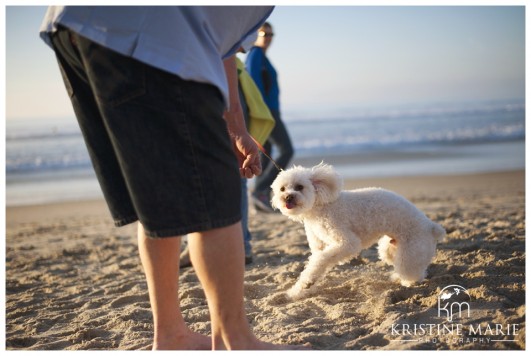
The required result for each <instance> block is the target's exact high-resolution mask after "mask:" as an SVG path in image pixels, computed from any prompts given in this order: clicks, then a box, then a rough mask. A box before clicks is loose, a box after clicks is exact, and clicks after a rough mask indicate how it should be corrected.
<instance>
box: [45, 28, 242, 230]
mask: <svg viewBox="0 0 531 356" xmlns="http://www.w3.org/2000/svg"><path fill="white" fill-rule="evenodd" d="M53 45H54V49H55V52H56V55H57V59H58V62H59V65H60V68H61V72H62V75H63V79H64V82H65V85H66V88H67V91H68V94H69V96H70V98H71V100H72V105H73V107H74V111H75V113H76V117H77V119H78V122H79V126H80V128H81V131H82V133H83V137H84V139H85V143H86V146H87V149H88V152H89V154H90V157H91V160H92V163H93V166H94V170H95V172H96V175H97V177H98V180H99V183H100V186H101V189H102V191H103V193H104V196H105V200H106V202H107V204H108V206H109V209H110V211H111V214H112V216H113V218H114V221H115V224H116V225H117V226H121V225H125V224H128V223H131V222H133V221H136V220H140V222H141V223H142V224H143V225H144V228H145V230H146V233H147V234H148V236H151V237H169V236H176V235H183V234H187V233H191V232H198V231H205V230H210V229H213V228H218V227H224V226H228V225H231V224H234V223H236V222H238V221H239V220H240V216H241V213H240V193H241V186H240V176H239V171H238V164H237V161H236V157H235V155H234V152H233V150H232V144H231V141H230V138H229V135H228V132H227V127H226V123H225V121H224V120H223V117H222V115H223V109H224V103H223V99H222V96H221V93H220V92H219V90H218V89H217V88H216V87H214V86H211V85H208V84H202V83H197V82H191V81H184V80H182V79H180V78H179V77H177V76H176V75H173V74H171V73H168V72H164V71H162V70H159V69H157V68H154V67H151V66H149V65H146V64H144V63H142V62H139V61H137V60H135V59H132V58H129V57H126V56H123V55H120V54H118V53H116V52H114V51H111V50H109V49H107V48H105V47H102V46H100V45H98V44H96V43H94V42H92V41H90V40H87V39H85V38H83V37H81V36H79V35H77V34H75V33H73V32H71V31H69V30H67V29H64V28H63V29H60V30H59V31H58V32H57V33H55V34H54V36H53Z"/></svg>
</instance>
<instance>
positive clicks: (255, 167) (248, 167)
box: [240, 154, 262, 179]
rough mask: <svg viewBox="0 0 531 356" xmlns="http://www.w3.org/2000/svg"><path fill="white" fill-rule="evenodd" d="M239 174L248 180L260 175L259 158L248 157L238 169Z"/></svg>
mask: <svg viewBox="0 0 531 356" xmlns="http://www.w3.org/2000/svg"><path fill="white" fill-rule="evenodd" d="M240 174H241V176H242V177H245V178H249V179H250V178H253V177H254V176H258V175H260V174H262V165H261V164H260V156H259V155H258V154H250V155H248V156H247V157H246V158H245V161H244V162H243V164H242V168H240Z"/></svg>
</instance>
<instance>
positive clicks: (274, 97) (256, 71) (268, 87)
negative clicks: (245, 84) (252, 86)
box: [245, 47, 280, 111]
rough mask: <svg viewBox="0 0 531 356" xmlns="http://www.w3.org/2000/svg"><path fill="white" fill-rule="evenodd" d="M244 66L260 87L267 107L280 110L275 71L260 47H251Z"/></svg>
mask: <svg viewBox="0 0 531 356" xmlns="http://www.w3.org/2000/svg"><path fill="white" fill-rule="evenodd" d="M245 66H246V68H247V72H249V74H250V75H251V77H252V78H253V80H254V82H255V83H256V86H257V87H258V89H260V92H261V93H262V96H263V98H264V101H265V102H266V104H267V106H268V107H269V109H270V110H277V111H280V101H279V96H280V90H279V87H278V80H277V71H276V70H275V68H274V67H273V65H272V64H271V62H269V59H267V57H266V55H265V53H264V51H263V49H262V48H260V47H253V48H251V50H250V51H249V53H248V54H247V57H246V58H245Z"/></svg>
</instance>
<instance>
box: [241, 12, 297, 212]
mask: <svg viewBox="0 0 531 356" xmlns="http://www.w3.org/2000/svg"><path fill="white" fill-rule="evenodd" d="M273 36H274V33H273V28H272V26H271V24H270V23H268V22H266V23H264V24H263V25H262V27H260V29H259V30H258V39H257V41H256V43H255V46H254V47H253V48H251V50H250V51H249V54H248V55H247V57H246V59H245V65H246V67H247V71H248V72H249V74H250V75H251V77H252V78H253V80H254V81H255V83H256V85H257V86H258V88H259V89H260V92H261V93H262V96H263V98H264V101H265V102H266V104H267V106H268V107H269V110H271V113H272V114H273V117H274V118H275V128H274V129H273V131H272V132H271V136H270V137H269V139H268V140H267V142H266V144H265V145H264V148H265V150H266V151H267V152H268V153H269V154H271V150H272V147H273V146H274V147H275V148H276V149H277V150H278V157H276V158H275V161H276V163H277V164H278V166H279V167H280V168H282V169H284V168H286V167H287V165H288V163H289V161H290V160H291V158H292V157H293V154H294V150H293V146H292V143H291V139H290V137H289V134H288V131H287V129H286V126H285V124H284V122H283V121H282V119H281V115H280V90H279V85H278V80H277V71H276V70H275V68H274V67H273V65H272V64H271V62H270V61H269V59H268V58H267V56H266V52H267V50H268V48H269V46H270V45H271V41H272V40H273ZM262 169H263V173H262V175H261V176H259V177H257V178H256V182H255V183H256V184H255V187H254V191H253V193H252V198H253V203H254V206H255V207H256V209H258V210H261V211H264V212H273V208H272V207H271V203H270V200H271V197H270V192H271V184H272V183H273V181H274V180H275V178H276V176H277V174H278V169H277V167H276V166H275V165H273V164H272V163H271V162H270V161H269V160H268V159H267V157H264V156H262Z"/></svg>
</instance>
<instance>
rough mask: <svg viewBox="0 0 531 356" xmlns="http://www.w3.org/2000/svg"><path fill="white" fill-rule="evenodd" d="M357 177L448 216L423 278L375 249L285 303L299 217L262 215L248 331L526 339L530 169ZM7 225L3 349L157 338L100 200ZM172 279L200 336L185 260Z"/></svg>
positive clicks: (293, 336)
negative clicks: (444, 310)
mask: <svg viewBox="0 0 531 356" xmlns="http://www.w3.org/2000/svg"><path fill="white" fill-rule="evenodd" d="M365 186H381V187H385V188H388V189H392V190H395V191H396V192H398V193H400V194H403V195H404V196H405V197H407V198H408V199H410V200H411V201H412V202H413V203H415V204H416V205H417V206H418V207H419V208H420V209H421V210H423V211H424V212H425V213H426V214H427V215H428V216H429V217H430V218H431V219H433V220H434V221H437V222H439V223H440V224H442V225H443V226H444V227H445V228H446V230H447V232H448V236H447V239H446V241H444V242H442V243H440V244H439V246H438V252H437V256H436V258H435V260H434V261H433V263H432V265H431V266H430V267H429V269H428V279H426V280H425V281H423V282H421V283H419V284H416V285H413V286H412V287H407V288H406V287H402V286H400V285H399V284H397V283H394V282H391V281H390V280H389V274H390V270H391V267H389V266H386V265H384V264H383V263H382V262H380V261H379V260H378V258H377V252H376V249H375V247H373V248H370V249H368V250H365V251H364V252H363V253H362V255H361V256H360V257H359V258H356V259H354V260H352V261H351V262H350V263H348V264H345V265H342V266H337V267H335V268H333V269H332V270H331V271H330V272H328V275H327V277H326V279H325V280H324V281H323V282H321V287H320V288H319V292H318V293H317V294H314V295H311V296H309V297H308V298H305V299H303V300H299V301H295V302H293V301H289V300H288V299H287V298H286V296H285V291H286V290H287V289H288V288H289V287H290V286H292V285H293V283H294V282H295V281H296V279H297V277H298V275H299V274H300V272H301V270H302V269H303V268H304V265H305V263H306V261H307V258H308V255H309V250H308V246H307V243H306V238H305V234H304V229H303V227H302V225H300V224H298V223H295V222H292V221H290V220H288V219H287V218H285V217H284V216H281V215H278V214H259V213H257V214H255V215H252V216H251V217H250V229H251V231H252V233H253V237H254V241H253V246H254V262H253V264H251V265H248V266H247V267H246V272H245V300H246V307H247V312H248V318H249V321H250V323H251V325H252V327H253V330H254V332H255V333H256V334H257V335H258V336H259V337H260V338H261V339H263V340H267V341H272V342H276V343H289V344H299V343H305V342H309V343H310V344H311V345H312V348H314V349H317V350H349V349H353V350H365V349H369V350H373V349H384V350H387V349H391V350H396V349H423V350H433V349H437V350H447V349H451V350H454V349H525V173H524V171H514V172H500V173H489V174H474V175H461V176H437V177H403V178H386V179H367V180H358V181H348V182H346V187H347V188H355V187H365ZM6 228H7V234H6V235H7V240H6V348H7V349H8V350H109V349H111V350H134V349H150V348H151V342H152V336H153V325H152V320H151V310H150V305H149V300H148V292H147V287H146V283H145V280H144V277H143V273H142V267H141V264H140V261H139V257H138V254H137V245H136V237H135V233H136V231H135V226H134V225H130V226H127V227H123V228H115V227H114V226H113V224H112V222H111V220H110V218H109V215H108V213H107V210H106V207H105V205H104V203H103V202H102V201H80V202H71V203H60V204H48V205H42V206H26V207H8V208H7V214H6ZM180 282H181V290H180V298H181V306H182V310H183V313H184V317H185V320H186V321H187V322H188V323H189V325H190V327H191V328H192V329H193V330H196V331H198V332H202V333H205V334H208V333H209V331H210V323H209V314H208V308H207V306H206V301H205V298H204V294H203V292H202V289H201V286H200V284H199V283H198V280H197V277H196V275H195V273H194V270H193V268H189V269H186V270H183V271H182V272H181V276H180ZM450 285H459V286H462V287H464V288H465V289H466V291H467V292H468V293H469V299H468V302H469V304H468V305H469V308H468V310H469V311H470V315H468V314H467V313H466V312H465V311H463V314H462V315H461V317H459V315H457V316H456V315H455V314H454V319H453V320H452V321H448V320H447V319H446V318H445V317H444V315H443V316H439V315H438V311H439V310H438V300H439V299H438V298H439V297H440V296H439V293H441V291H442V289H443V288H445V287H446V286H450ZM430 325H431V326H430ZM449 330H453V334H449ZM471 331H472V332H475V333H476V335H472V334H471Z"/></svg>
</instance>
